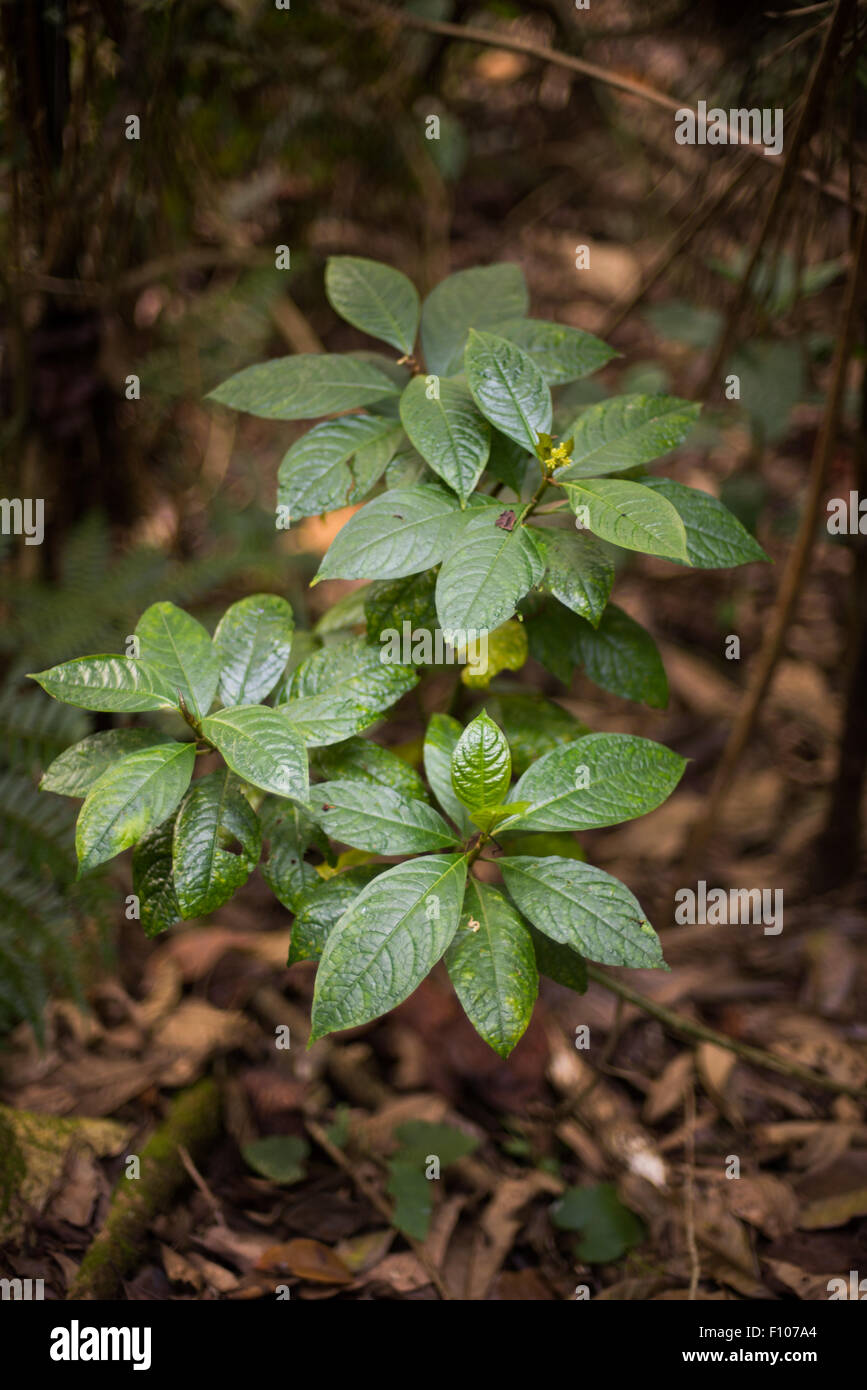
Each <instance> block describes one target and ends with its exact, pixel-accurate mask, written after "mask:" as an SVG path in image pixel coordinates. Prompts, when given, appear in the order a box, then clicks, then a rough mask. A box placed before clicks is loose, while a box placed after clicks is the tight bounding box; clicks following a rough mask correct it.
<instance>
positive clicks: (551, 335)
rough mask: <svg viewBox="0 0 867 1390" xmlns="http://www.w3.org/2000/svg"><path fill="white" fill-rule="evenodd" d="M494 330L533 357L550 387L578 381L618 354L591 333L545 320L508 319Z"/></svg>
mask: <svg viewBox="0 0 867 1390" xmlns="http://www.w3.org/2000/svg"><path fill="white" fill-rule="evenodd" d="M497 332H498V333H499V334H500V336H501V337H503V338H508V340H509V342H510V343H516V344H517V345H518V347H519V348H521V349H522V351H524V352H526V353H527V355H528V357H532V359H533V361H534V362H535V363H536V366H537V367H538V368H539V371H540V372H541V373H542V375H543V376H544V378H545V380H546V381H547V383H548V385H549V386H562V385H563V384H564V383H565V382H567V381H577V380H578V378H579V377H582V376H587V375H588V374H589V373H590V372H595V371H597V370H598V369H599V368H600V367H604V366H605V364H606V362H610V361H611V359H612V357H618V356H619V353H617V352H616V351H615V349H614V348H612V347H609V346H608V344H607V343H603V341H602V339H601V338H594V336H593V334H592V333H585V332H584V331H583V330H582V329H580V328H571V327H570V326H569V325H568V324H564V323H549V322H547V321H546V320H545V319H527V318H520V319H511V320H510V321H509V322H508V323H501V324H499V325H498V327H497Z"/></svg>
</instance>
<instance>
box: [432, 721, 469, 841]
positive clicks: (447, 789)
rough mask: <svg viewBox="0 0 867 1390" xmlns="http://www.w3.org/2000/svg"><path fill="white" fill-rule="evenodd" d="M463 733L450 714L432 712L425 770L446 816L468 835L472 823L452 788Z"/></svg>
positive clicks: (462, 832)
mask: <svg viewBox="0 0 867 1390" xmlns="http://www.w3.org/2000/svg"><path fill="white" fill-rule="evenodd" d="M462 734H463V729H462V728H461V726H460V724H459V723H458V721H457V720H456V719H453V718H452V716H451V715H450V714H434V715H432V716H431V719H430V723H429V724H428V726H427V733H426V734H425V739H424V770H425V776H426V777H427V780H428V782H429V783H430V785H431V790H432V791H433V794H434V796H435V797H436V799H437V801H438V802H439V804H440V805H441V806H442V808H443V810H444V811H445V813H446V815H447V816H449V817H450V818H451V819H452V820H453V821H454V823H455V825H456V826H457V827H458V830H459V831H460V832H461V834H462V835H464V836H467V835H469V834H471V833H472V829H473V823H472V821H471V820H470V818H469V816H468V814H467V811H466V808H465V807H464V806H463V805H462V804H461V802H460V801H458V798H457V797H456V796H455V794H454V791H453V789H452V754H453V752H454V750H455V748H456V747H457V745H458V741H459V740H460V737H461V735H462Z"/></svg>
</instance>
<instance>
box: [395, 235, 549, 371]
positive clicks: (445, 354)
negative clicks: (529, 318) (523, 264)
mask: <svg viewBox="0 0 867 1390" xmlns="http://www.w3.org/2000/svg"><path fill="white" fill-rule="evenodd" d="M529 303H530V301H529V296H528V294H527V286H526V284H525V282H524V276H523V273H522V271H521V268H520V266H517V265H512V264H510V263H508V262H505V263H502V264H500V265H487V266H478V267H473V268H472V269H471V270H459V271H457V273H456V274H454V275H450V276H448V278H447V279H446V280H443V281H442V282H441V283H440V284H439V285H437V286H436V288H435V289H433V290H431V292H430V294H429V295H428V297H427V299H426V300H425V302H424V307H423V308H422V314H421V342H422V348H423V349H424V356H425V362H426V364H427V369H428V371H429V372H434V373H436V374H437V375H438V376H452V375H453V374H454V373H455V372H459V371H460V370H461V364H462V362H463V356H464V348H465V347H466V342H467V335H468V333H469V331H470V329H471V328H493V327H495V326H496V325H497V324H498V323H502V322H503V321H504V320H513V319H516V318H520V317H521V316H522V315H523V314H526V312H527V309H528V308H529Z"/></svg>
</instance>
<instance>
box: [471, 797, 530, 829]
mask: <svg viewBox="0 0 867 1390" xmlns="http://www.w3.org/2000/svg"><path fill="white" fill-rule="evenodd" d="M529 809H530V803H529V801H508V802H506V804H505V805H500V806H485V807H483V808H482V809H481V810H479V811H470V820H471V821H472V822H473V825H475V826H478V828H479V830H484V832H485V834H486V835H489V834H490V833H491V831H492V830H497V827H498V826H500V825H503V824H504V823H505V822H506V821H510V820H512V819H513V818H514V817H515V816H517V815H518V814H519V812H521V811H529ZM497 835H498V836H499V830H497Z"/></svg>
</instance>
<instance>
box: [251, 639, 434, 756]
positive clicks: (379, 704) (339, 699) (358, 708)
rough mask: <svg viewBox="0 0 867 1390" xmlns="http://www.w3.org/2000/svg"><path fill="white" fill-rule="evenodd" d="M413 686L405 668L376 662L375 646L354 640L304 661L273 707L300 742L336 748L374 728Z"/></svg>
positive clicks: (414, 673) (410, 670)
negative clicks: (288, 724) (332, 744)
mask: <svg viewBox="0 0 867 1390" xmlns="http://www.w3.org/2000/svg"><path fill="white" fill-rule="evenodd" d="M417 684H418V672H417V671H414V670H413V668H412V667H411V666H400V665H396V664H395V663H393V662H388V661H385V662H384V661H382V660H381V651H380V648H379V647H374V646H371V645H370V644H369V643H367V642H365V641H364V639H363V638H356V639H354V640H352V641H349V642H341V643H339V644H338V645H337V646H333V647H323V648H322V649H321V650H319V651H316V652H313V653H312V654H311V655H310V656H309V657H307V659H306V660H305V661H303V662H302V663H301V665H300V666H299V667H298V668H297V669H296V670H295V671H293V672H292V675H291V676H290V677H289V680H288V681H287V683H286V686H285V690H284V691H282V692H280V699H281V703H280V705H279V706H278V707H279V708H280V710H281V711H283V712H284V713H285V715H286V718H287V719H290V720H291V721H292V724H293V726H294V727H295V728H297V729H298V731H299V733H300V734H301V737H302V738H303V739H304V740H305V742H306V743H308V744H310V745H313V746H315V745H321V744H328V743H340V742H342V741H343V740H344V739H347V738H350V737H351V736H352V735H353V734H357V733H360V732H361V730H362V729H366V728H368V727H369V726H370V725H371V724H375V723H376V722H377V719H378V717H379V715H380V714H381V713H382V712H383V710H386V709H388V708H389V706H390V705H393V704H395V703H396V701H398V700H399V699H400V698H401V696H402V695H405V694H406V692H407V691H408V690H412V688H413V686H414V685H417ZM283 699H285V700H286V701H287V703H285V704H284V703H282V701H283Z"/></svg>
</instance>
